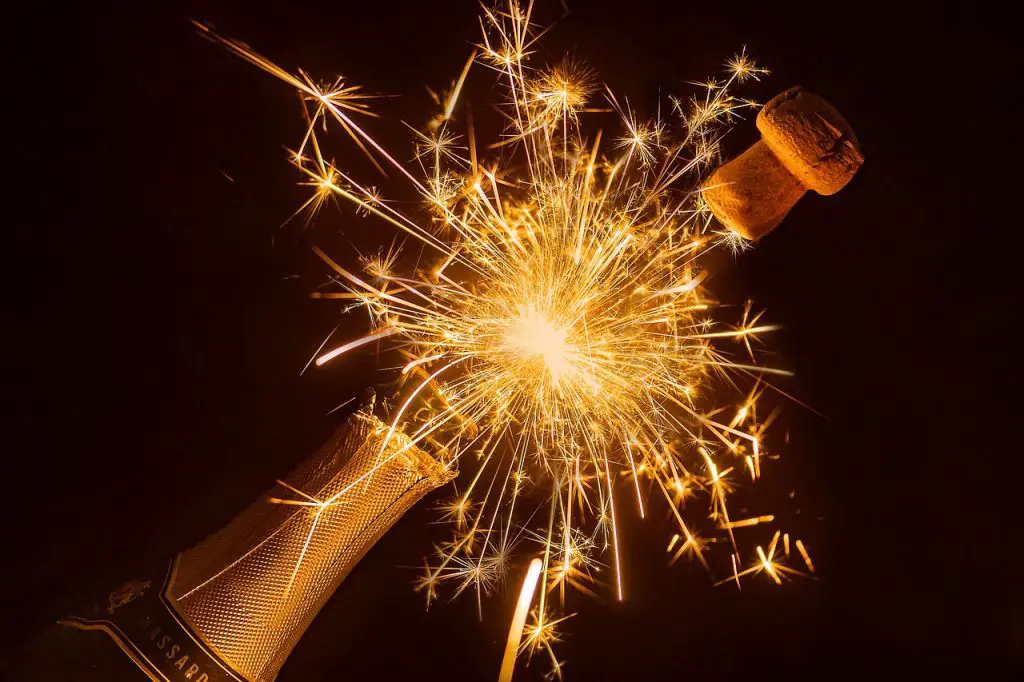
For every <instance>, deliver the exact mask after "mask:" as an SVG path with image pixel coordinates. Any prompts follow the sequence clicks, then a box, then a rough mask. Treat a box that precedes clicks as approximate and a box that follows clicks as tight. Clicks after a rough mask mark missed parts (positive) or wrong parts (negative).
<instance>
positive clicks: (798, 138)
mask: <svg viewBox="0 0 1024 682" xmlns="http://www.w3.org/2000/svg"><path fill="white" fill-rule="evenodd" d="M757 129H758V130H759V131H761V139H762V140H763V141H764V143H765V144H767V145H768V147H769V148H770V149H771V150H772V153H773V154H774V155H775V156H776V157H777V158H778V159H779V161H781V162H782V164H783V165H784V166H785V167H786V169H787V170H788V171H789V172H790V173H792V174H793V175H794V176H795V177H796V178H797V179H798V180H799V181H800V182H801V183H802V184H803V185H804V186H805V187H807V188H808V189H812V190H814V191H815V192H817V193H818V194H825V195H828V194H835V193H836V192H838V191H839V190H841V189H842V188H843V187H845V186H846V183H848V182H849V181H850V179H851V178H853V176H854V175H855V174H856V173H857V170H858V169H859V168H860V167H861V164H863V163H864V155H863V154H862V153H861V150H860V143H858V142H857V136H856V135H855V134H854V132H853V128H852V127H851V126H850V124H849V123H847V121H846V119H845V118H843V116H842V114H840V113H839V112H838V111H836V109H835V107H833V106H832V105H831V104H829V103H828V102H826V101H825V100H823V99H822V98H820V97H818V96H817V95H813V94H811V93H809V92H807V91H805V90H804V89H803V88H800V87H794V88H790V89H789V90H786V91H785V92H783V93H781V94H779V95H777V96H776V97H774V98H772V100H771V101H770V102H768V103H767V104H765V105H764V108H762V109H761V112H760V113H759V114H758V116H757Z"/></svg>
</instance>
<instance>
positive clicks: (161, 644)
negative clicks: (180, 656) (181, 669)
mask: <svg viewBox="0 0 1024 682" xmlns="http://www.w3.org/2000/svg"><path fill="white" fill-rule="evenodd" d="M170 641H171V638H170V637H168V636H167V635H164V636H163V637H161V638H160V641H159V642H157V643H156V648H157V649H160V650H161V651H163V650H164V649H166V648H167V643H168V642H170Z"/></svg>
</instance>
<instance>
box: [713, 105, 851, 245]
mask: <svg viewBox="0 0 1024 682" xmlns="http://www.w3.org/2000/svg"><path fill="white" fill-rule="evenodd" d="M757 129H758V130H759V131H761V139H760V140H758V141H757V142H756V143H755V144H754V145H753V146H752V147H750V148H749V149H748V150H747V151H745V152H743V153H742V154H740V155H739V156H737V157H736V158H735V159H733V160H732V161H730V162H728V163H726V164H724V165H723V166H721V167H719V168H718V169H717V170H716V171H715V172H714V173H712V175H711V177H710V178H708V180H707V182H706V183H705V184H704V186H703V194H704V199H705V200H706V201H707V203H708V206H709V207H710V209H711V212H712V213H713V214H714V215H715V217H716V218H717V219H718V220H719V222H721V223H722V224H723V225H725V226H726V227H727V228H729V229H730V230H733V231H734V232H736V233H738V234H739V235H740V236H742V237H744V238H746V239H760V238H761V237H763V236H764V235H766V234H768V233H769V232H771V231H772V230H774V229H775V227H776V226H778V224H779V223H781V222H782V219H783V218H785V217H786V214H787V213H789V209H791V208H793V205H794V204H795V203H796V202H797V201H799V200H800V197H802V196H803V195H804V193H805V192H807V190H809V189H811V190H814V191H815V192H817V193H818V194H824V195H828V194H835V193H836V192H838V191H839V190H841V189H842V188H843V187H845V186H846V183H848V182H849V181H850V179H851V178H853V176H854V174H856V172H857V170H858V169H859V168H860V166H861V164H863V163H864V155H863V154H862V153H861V151H860V144H859V143H858V142H857V136H856V135H855V134H854V132H853V128H851V127H850V124H849V123H847V122H846V119H845V118H843V116H842V114H840V113H839V112H838V111H836V110H835V108H834V107H833V106H832V105H831V104H829V103H828V102H826V101H825V100H823V99H821V98H820V97H818V96H817V95H812V94H811V93H809V92H806V91H805V90H803V89H802V88H799V87H795V88H790V89H789V90H786V91H785V92H783V93H782V94H780V95H777V96H776V97H775V98H773V99H772V100H771V101H770V102H768V103H767V104H766V105H764V108H763V109H761V113H759V114H758V115H757Z"/></svg>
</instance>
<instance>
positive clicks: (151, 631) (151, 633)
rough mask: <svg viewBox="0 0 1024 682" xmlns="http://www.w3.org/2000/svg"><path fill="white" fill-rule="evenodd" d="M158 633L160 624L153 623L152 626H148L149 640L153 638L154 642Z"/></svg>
mask: <svg viewBox="0 0 1024 682" xmlns="http://www.w3.org/2000/svg"><path fill="white" fill-rule="evenodd" d="M159 634H160V626H159V625H154V626H152V627H150V628H149V638H150V639H151V640H153V641H154V642H155V641H156V638H157V635H159Z"/></svg>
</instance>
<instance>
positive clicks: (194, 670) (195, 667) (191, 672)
mask: <svg viewBox="0 0 1024 682" xmlns="http://www.w3.org/2000/svg"><path fill="white" fill-rule="evenodd" d="M197 672H199V666H198V665H196V664H195V663H193V664H192V665H190V666H189V667H188V670H186V671H185V679H186V680H191V679H192V676H193V675H195V674H196V673H197Z"/></svg>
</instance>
